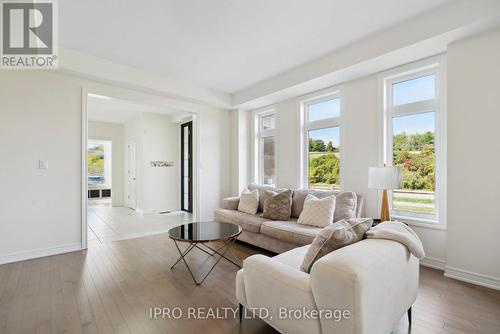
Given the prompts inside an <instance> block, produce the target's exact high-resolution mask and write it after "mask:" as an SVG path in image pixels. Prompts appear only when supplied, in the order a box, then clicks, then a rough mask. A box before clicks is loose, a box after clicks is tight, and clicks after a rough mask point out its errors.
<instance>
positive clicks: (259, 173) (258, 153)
mask: <svg viewBox="0 0 500 334" xmlns="http://www.w3.org/2000/svg"><path fill="white" fill-rule="evenodd" d="M269 115H274V128H273V129H266V130H262V129H261V124H262V123H261V120H262V118H263V117H266V116H269ZM277 128H278V115H277V113H276V110H275V109H274V108H266V109H263V110H256V111H254V129H255V131H254V133H255V140H254V147H255V150H254V151H255V166H254V168H255V173H254V181H255V182H256V183H257V184H259V185H264V182H263V181H264V173H263V170H264V165H263V162H264V159H263V158H262V154H263V153H264V148H263V143H264V138H268V137H273V138H274V183H275V184H272V185H268V184H266V185H268V186H273V187H276V186H277V184H278V168H277V166H278V165H277V163H278V154H277V147H278V145H277V140H278V138H277Z"/></svg>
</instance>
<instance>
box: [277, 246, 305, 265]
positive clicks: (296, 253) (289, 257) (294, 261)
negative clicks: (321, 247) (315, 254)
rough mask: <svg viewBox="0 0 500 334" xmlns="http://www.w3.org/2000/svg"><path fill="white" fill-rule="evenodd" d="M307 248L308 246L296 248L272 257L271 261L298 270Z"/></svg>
mask: <svg viewBox="0 0 500 334" xmlns="http://www.w3.org/2000/svg"><path fill="white" fill-rule="evenodd" d="M309 247H310V245H306V246H302V247H297V248H294V249H291V250H289V251H287V252H284V253H281V254H279V255H276V256H274V257H273V259H274V260H276V261H279V262H281V263H284V264H286V265H289V266H290V267H293V268H294V269H297V270H300V265H301V264H302V261H304V256H306V253H307V250H308V249H309Z"/></svg>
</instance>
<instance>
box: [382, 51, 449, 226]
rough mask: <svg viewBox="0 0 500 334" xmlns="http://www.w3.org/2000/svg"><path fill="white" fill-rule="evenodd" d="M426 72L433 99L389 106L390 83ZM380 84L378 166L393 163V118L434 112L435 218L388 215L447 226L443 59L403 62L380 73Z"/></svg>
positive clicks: (406, 220)
mask: <svg viewBox="0 0 500 334" xmlns="http://www.w3.org/2000/svg"><path fill="white" fill-rule="evenodd" d="M428 74H435V75H436V98H435V99H434V100H428V101H419V102H415V103H410V104H406V105H402V106H394V107H392V108H389V107H388V101H390V99H392V95H391V94H392V90H389V91H388V87H391V85H392V83H394V82H400V81H404V80H405V79H410V78H416V77H421V76H425V75H428ZM379 86H380V89H379V91H380V94H381V96H382V99H381V107H380V113H381V117H380V118H381V120H382V121H381V123H382V126H381V131H380V134H381V140H379V143H380V145H381V147H380V149H381V152H383V154H381V155H379V165H383V164H384V163H386V164H387V165H391V164H392V117H395V116H402V115H411V114H417V113H422V112H425V110H428V111H434V112H435V115H436V116H435V133H436V137H435V152H436V162H435V177H436V185H435V188H436V190H435V198H436V215H435V217H436V218H435V219H427V218H423V217H421V216H420V215H415V216H412V215H404V216H403V215H397V214H391V215H392V217H393V218H395V219H397V220H400V221H403V222H406V223H408V224H410V225H414V226H421V227H429V228H434V229H446V226H447V220H446V198H447V196H446V195H447V194H446V156H447V151H446V147H447V145H446V138H447V129H446V119H447V112H446V58H445V56H444V55H439V56H435V57H431V58H428V59H424V60H422V61H418V62H415V63H411V64H408V65H404V66H401V67H398V68H396V69H393V70H389V71H386V72H383V73H381V74H380V75H379ZM389 199H390V207H391V208H392V196H389ZM381 201H382V196H381V192H380V193H379V206H380V204H381Z"/></svg>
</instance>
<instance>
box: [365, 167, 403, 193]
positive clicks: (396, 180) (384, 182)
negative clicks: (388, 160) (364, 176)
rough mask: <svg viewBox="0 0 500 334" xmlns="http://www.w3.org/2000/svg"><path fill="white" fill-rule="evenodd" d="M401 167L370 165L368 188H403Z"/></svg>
mask: <svg viewBox="0 0 500 334" xmlns="http://www.w3.org/2000/svg"><path fill="white" fill-rule="evenodd" d="M401 174H402V171H401V167H394V166H386V167H370V169H369V170H368V188H370V189H382V190H384V189H401V181H402V178H401Z"/></svg>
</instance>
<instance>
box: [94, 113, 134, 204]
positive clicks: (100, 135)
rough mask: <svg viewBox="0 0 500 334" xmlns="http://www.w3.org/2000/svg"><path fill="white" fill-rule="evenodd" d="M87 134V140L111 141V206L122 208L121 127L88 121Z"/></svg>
mask: <svg viewBox="0 0 500 334" xmlns="http://www.w3.org/2000/svg"><path fill="white" fill-rule="evenodd" d="M87 132H88V137H89V139H94V140H109V141H111V171H112V172H111V182H112V189H111V200H112V205H113V206H122V205H124V192H125V187H124V172H123V171H124V163H125V161H124V158H123V155H124V144H123V132H124V128H123V125H122V124H114V123H105V122H94V121H89V122H88V128H87Z"/></svg>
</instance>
